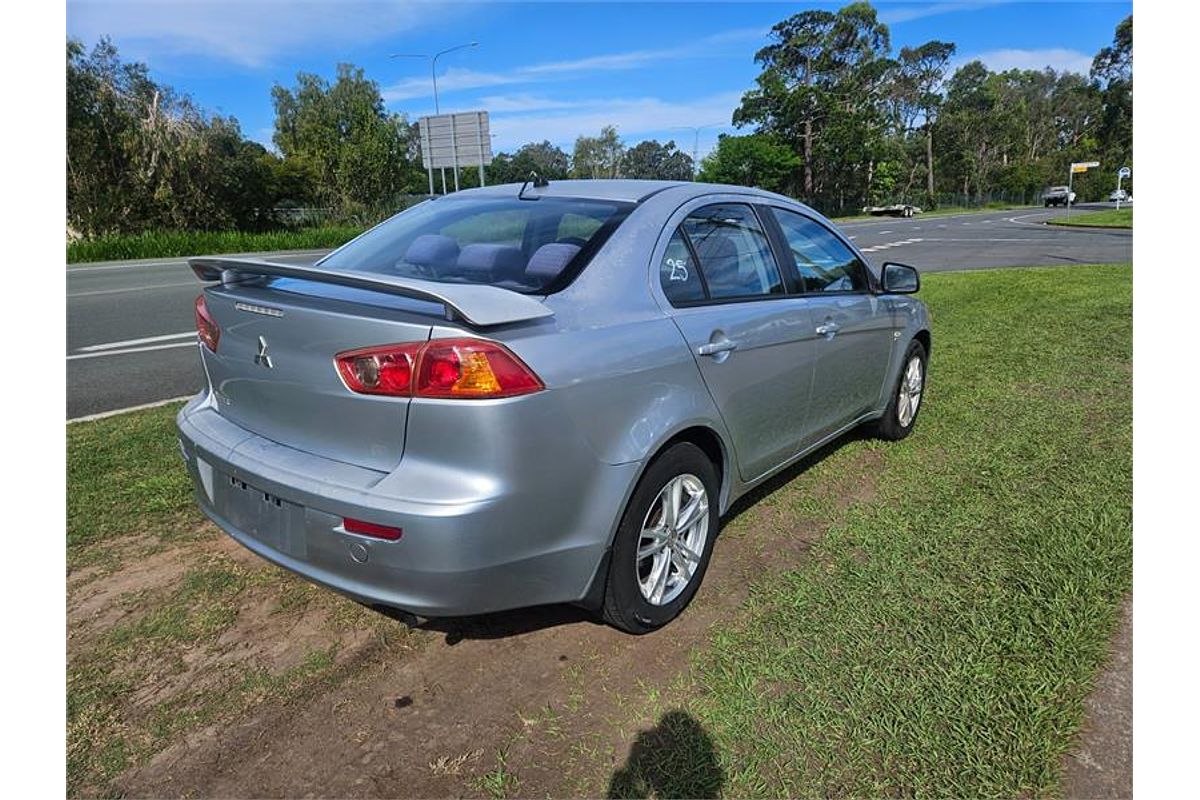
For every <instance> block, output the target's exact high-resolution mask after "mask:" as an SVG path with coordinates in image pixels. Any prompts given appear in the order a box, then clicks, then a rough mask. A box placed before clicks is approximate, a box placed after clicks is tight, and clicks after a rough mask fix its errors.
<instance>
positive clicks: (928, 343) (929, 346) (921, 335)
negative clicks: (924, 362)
mask: <svg viewBox="0 0 1200 800" xmlns="http://www.w3.org/2000/svg"><path fill="white" fill-rule="evenodd" d="M913 338H914V339H916V340H917V341H918V342H920V343H921V346H922V347H924V348H925V356H926V357H927V358H928V357H929V355H931V354H932V353H933V335H932V334H931V333H930V332H929V329H928V328H922V329H921V330H919V331H917V332H916V333H915V334H914V335H913Z"/></svg>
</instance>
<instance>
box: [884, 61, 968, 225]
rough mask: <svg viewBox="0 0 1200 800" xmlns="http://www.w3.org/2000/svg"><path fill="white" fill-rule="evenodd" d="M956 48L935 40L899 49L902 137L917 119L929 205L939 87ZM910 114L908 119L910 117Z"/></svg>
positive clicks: (932, 193) (939, 99) (930, 201)
mask: <svg viewBox="0 0 1200 800" xmlns="http://www.w3.org/2000/svg"><path fill="white" fill-rule="evenodd" d="M954 51H955V46H954V45H953V44H951V43H950V42H940V41H937V40H934V41H930V42H926V43H925V44H923V45H921V46H920V47H905V48H902V49H901V50H900V59H899V73H898V75H897V83H898V85H899V95H900V97H901V103H902V107H903V108H904V109H905V112H906V113H905V114H904V117H903V120H902V127H903V132H904V134H907V132H908V131H909V130H910V129H911V127H912V124H913V122H915V120H916V119H917V118H920V120H921V128H922V130H923V131H924V134H925V137H924V138H925V195H926V203H927V204H930V205H932V204H933V201H934V197H935V193H934V179H933V128H934V125H935V124H936V123H937V115H938V112H939V111H940V110H941V107H942V95H941V91H940V90H941V85H942V81H943V80H944V79H945V77H946V66H947V65H948V64H949V63H950V59H951V58H952V57H953V56H954ZM910 115H911V116H910Z"/></svg>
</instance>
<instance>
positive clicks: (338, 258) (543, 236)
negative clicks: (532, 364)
mask: <svg viewBox="0 0 1200 800" xmlns="http://www.w3.org/2000/svg"><path fill="white" fill-rule="evenodd" d="M632 208H633V204H631V203H623V202H615V201H605V200H584V199H577V198H568V197H541V198H539V199H537V200H521V199H519V198H517V197H515V196H514V197H495V196H492V197H453V196H451V197H445V198H441V199H438V200H433V201H429V202H426V203H422V204H421V205H419V206H416V207H414V208H411V209H409V210H407V211H405V212H403V213H401V214H397V215H396V216H394V217H392V218H391V219H389V220H388V221H387V222H384V223H383V224H382V225H379V226H377V227H375V228H373V229H372V230H370V231H368V232H367V233H365V234H363V235H362V236H360V237H359V238H357V239H355V240H354V241H352V242H350V243H349V244H347V245H346V246H344V247H342V248H341V249H339V250H336V251H334V252H333V253H331V254H330V255H329V256H327V257H326V258H325V259H323V260H322V261H321V262H320V264H319V266H322V267H328V268H330V269H337V270H346V271H350V272H370V273H379V274H385V275H399V276H402V277H408V278H419V279H422V280H430V281H439V282H443V283H479V284H487V285H491V286H501V287H504V288H506V289H513V290H515V291H518V292H525V293H529V294H538V293H541V292H543V291H547V290H553V289H556V288H559V287H561V286H563V285H565V283H564V281H569V279H570V278H571V277H572V276H574V275H575V274H578V271H579V270H580V269H582V268H583V265H584V263H585V262H586V261H587V259H589V258H590V257H591V255H592V253H594V252H595V251H596V250H597V249H598V248H599V246H600V245H601V244H603V243H604V240H605V239H606V238H607V237H608V236H609V235H610V234H611V233H612V231H613V230H614V229H615V228H616V226H617V225H619V224H620V222H621V220H623V219H624V218H625V216H626V215H627V214H628V213H629V211H630V210H631V209H632Z"/></svg>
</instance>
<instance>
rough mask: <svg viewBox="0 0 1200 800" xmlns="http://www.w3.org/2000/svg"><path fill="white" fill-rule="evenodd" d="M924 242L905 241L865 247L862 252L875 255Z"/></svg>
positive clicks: (920, 240)
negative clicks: (882, 251) (879, 252)
mask: <svg viewBox="0 0 1200 800" xmlns="http://www.w3.org/2000/svg"><path fill="white" fill-rule="evenodd" d="M923 241H925V240H924V239H903V240H901V241H899V242H886V243H884V244H877V245H874V246H873V247H864V248H863V249H862V252H864V253H874V252H876V251H878V250H887V249H888V248H891V247H903V246H904V245H906V244H916V243H918V242H923Z"/></svg>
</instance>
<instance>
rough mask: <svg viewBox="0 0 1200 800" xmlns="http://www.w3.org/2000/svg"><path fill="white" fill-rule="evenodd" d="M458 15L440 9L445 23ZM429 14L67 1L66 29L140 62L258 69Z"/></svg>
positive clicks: (345, 5)
mask: <svg viewBox="0 0 1200 800" xmlns="http://www.w3.org/2000/svg"><path fill="white" fill-rule="evenodd" d="M459 10H461V9H460V8H459V7H458V6H457V5H452V6H449V7H439V11H438V18H439V21H444V19H445V16H446V15H447V14H454V13H457V12H458V11H459ZM428 11H429V9H428V8H426V7H424V5H423V4H421V3H382V2H362V1H361V0H349V1H348V2H339V3H330V2H316V1H315V0H240V1H239V0H157V1H156V2H154V1H149V0H69V2H68V8H67V28H68V31H69V32H70V33H71V34H72V35H73V36H78V37H80V38H82V39H83V40H84V41H85V42H87V43H89V44H90V43H92V42H94V41H96V40H97V39H99V38H100V37H101V36H106V35H107V36H112V38H113V40H114V41H115V42H116V44H117V45H118V47H119V48H120V49H121V50H122V51H123V52H128V53H129V54H130V55H132V56H134V57H137V58H147V59H154V60H155V61H161V60H163V59H166V58H169V57H170V56H172V55H176V54H180V53H185V54H188V55H204V56H209V57H211V58H213V59H216V60H223V61H231V62H234V63H236V64H240V65H242V66H248V67H254V66H259V65H262V64H265V63H268V62H270V61H272V60H273V59H275V58H277V57H281V56H290V55H293V54H294V53H295V51H296V50H298V49H300V48H302V47H306V46H314V45H315V46H322V47H330V46H333V47H335V48H336V47H338V46H345V47H348V46H351V45H353V44H356V43H361V42H362V41H364V40H372V39H379V38H382V37H385V36H391V35H394V34H396V33H399V32H401V31H405V30H410V29H412V28H415V27H417V26H418V25H420V24H423V23H425V22H426V21H427V20H428V19H429V17H430V15H429V13H428Z"/></svg>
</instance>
